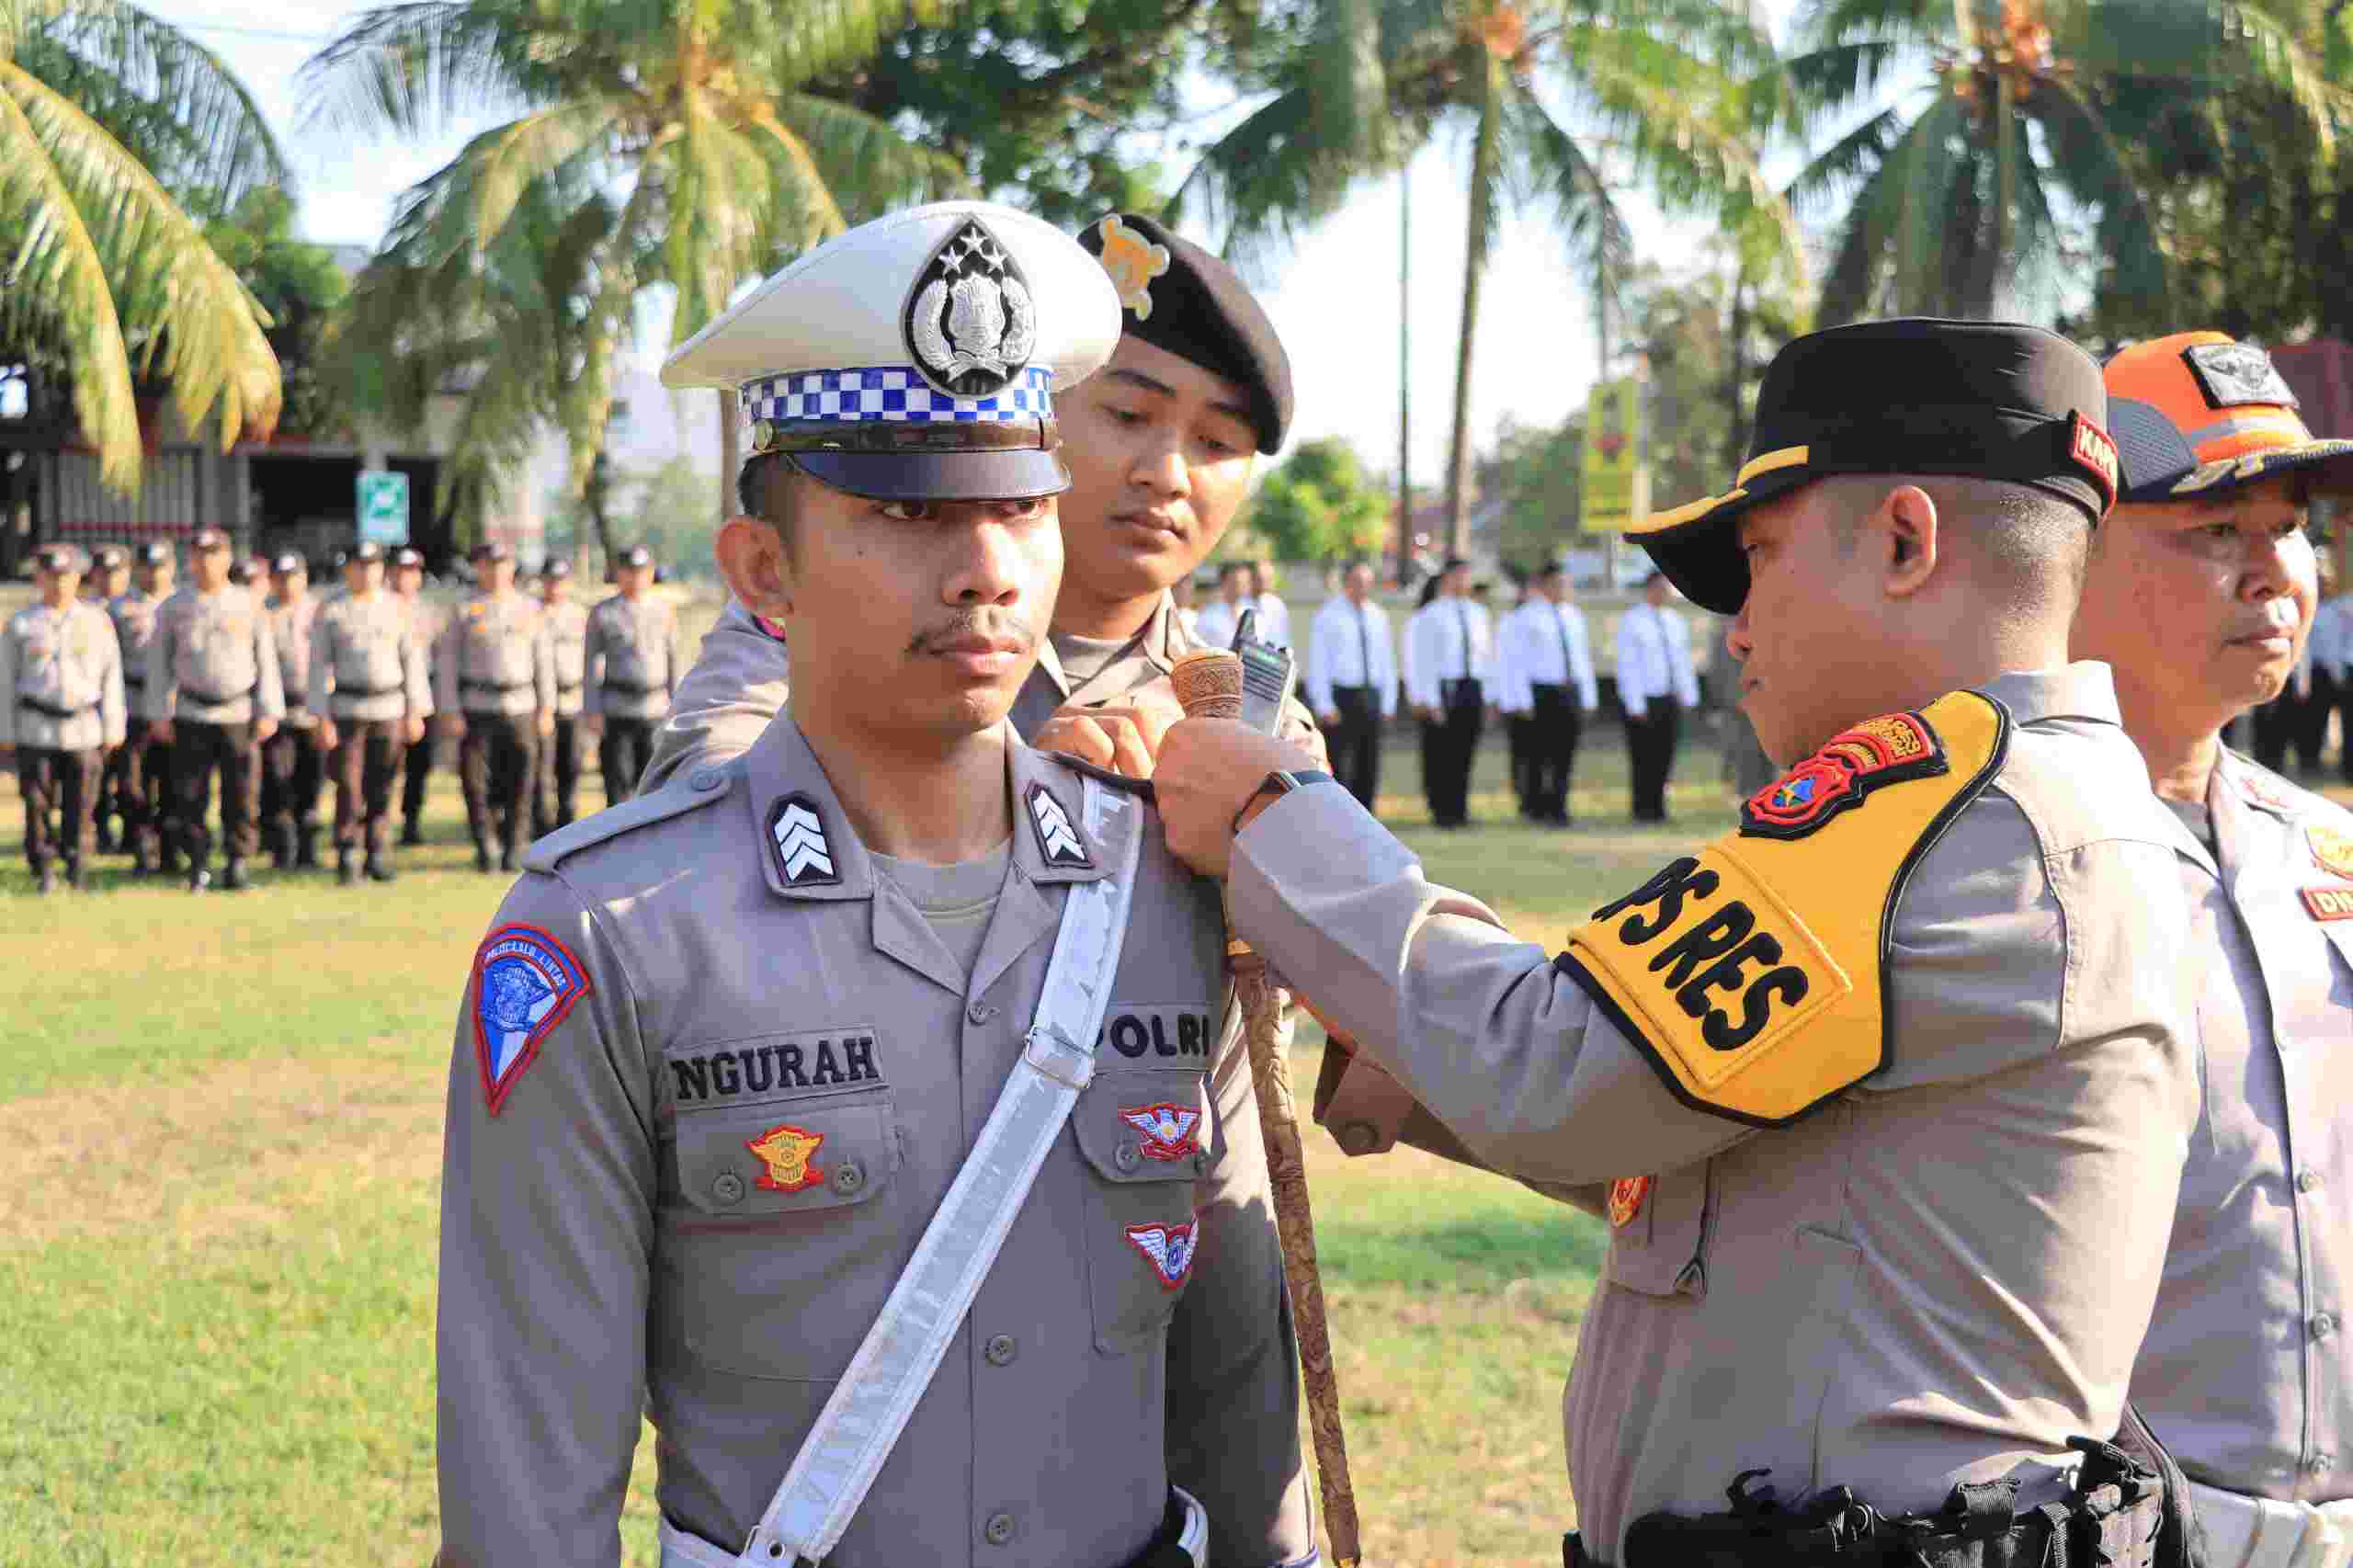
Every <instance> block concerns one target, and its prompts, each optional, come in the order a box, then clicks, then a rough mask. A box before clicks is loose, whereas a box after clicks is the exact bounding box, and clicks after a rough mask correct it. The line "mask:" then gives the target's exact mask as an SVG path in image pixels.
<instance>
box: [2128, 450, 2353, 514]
mask: <svg viewBox="0 0 2353 1568" xmlns="http://www.w3.org/2000/svg"><path fill="white" fill-rule="evenodd" d="M2303 469H2317V470H2318V471H2319V472H2316V473H2313V475H2312V476H2311V477H2312V488H2313V490H2314V491H2316V492H2319V493H2320V494H2343V493H2345V492H2348V491H2353V441H2338V440H2326V441H2313V442H2311V443H2309V444H2308V445H2305V446H2301V447H2282V448H2281V449H2279V450H2278V451H2276V452H2249V453H2247V454H2246V455H2245V457H2239V458H2223V459H2219V460H2215V461H2213V462H2211V463H2201V464H2200V465H2199V466H2198V467H2197V468H2195V469H2192V470H2191V471H2190V472H2188V473H2186V474H2184V475H2183V476H2182V477H2181V478H2180V479H2178V480H2177V481H2175V482H2174V483H2172V484H2171V485H2170V486H2167V487H2165V488H2164V489H2163V490H2162V491H2159V490H2158V487H2156V486H2151V487H2150V488H2149V490H2146V491H2142V492H2138V493H2135V494H2129V495H2127V496H2126V497H2125V499H2127V500H2131V501H2194V500H2203V499H2205V498H2206V497H2207V496H2210V495H2226V494H2229V493H2230V492H2232V491H2234V490H2244V489H2245V488H2246V487H2247V486H2248V485H2250V484H2260V483H2263V482H2264V481H2265V480H2267V479H2277V478H2278V477H2279V475H2281V474H2283V473H2294V472H2298V471H2300V470H2303Z"/></svg>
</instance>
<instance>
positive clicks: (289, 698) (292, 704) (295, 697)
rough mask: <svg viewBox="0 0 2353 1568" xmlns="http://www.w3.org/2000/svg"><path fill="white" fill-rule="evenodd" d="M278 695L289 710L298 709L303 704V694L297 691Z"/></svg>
mask: <svg viewBox="0 0 2353 1568" xmlns="http://www.w3.org/2000/svg"><path fill="white" fill-rule="evenodd" d="M280 695H282V696H283V697H284V698H285V699H286V706H287V707H289V708H300V707H301V706H302V703H303V700H304V694H303V693H301V692H299V691H289V692H284V693H281V694H280Z"/></svg>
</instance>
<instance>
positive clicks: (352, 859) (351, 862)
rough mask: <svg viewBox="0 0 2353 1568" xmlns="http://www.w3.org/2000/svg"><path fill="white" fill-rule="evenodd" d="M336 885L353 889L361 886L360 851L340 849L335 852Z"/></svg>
mask: <svg viewBox="0 0 2353 1568" xmlns="http://www.w3.org/2000/svg"><path fill="white" fill-rule="evenodd" d="M358 885H359V851H358V850H357V849H350V848H338V849H337V850H336V851H335V886H337V887H339V888H353V887H358Z"/></svg>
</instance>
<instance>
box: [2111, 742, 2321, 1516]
mask: <svg viewBox="0 0 2353 1568" xmlns="http://www.w3.org/2000/svg"><path fill="white" fill-rule="evenodd" d="M2206 810H2207V815H2208V820H2209V822H2210V823H2211V827H2212V831H2213V835H2214V842H2215V845H2216V847H2217V849H2218V851H2219V854H2218V857H2217V858H2218V859H2219V862H2220V864H2219V867H2217V866H2210V865H2185V867H2184V868H2183V884H2184V888H2185V891H2186V892H2188V901H2189V905H2190V915H2191V919H2192V920H2193V922H2194V923H2195V924H2194V927H2193V930H2194V938H2193V939H2194V941H2195V943H2196V945H2197V947H2198V948H2199V949H2200V950H2201V951H2202V952H2203V953H2204V954H2205V955H2206V957H2207V958H2208V960H2210V969H2209V977H2208V980H2207V983H2206V985H2205V989H2204V992H2203V994H2202V997H2201V999H2200V1006H2199V1021H2200V1037H2201V1040H2202V1047H2203V1061H2202V1062H2201V1071H2200V1083H2199V1087H2200V1092H2201V1093H2200V1114H2199V1119H2198V1126H2197V1131H2195V1133H2194V1134H2193V1135H2192V1137H2191V1139H2190V1144H2189V1165H2188V1171H2187V1172H2186V1173H2185V1174H2184V1176H2183V1177H2182V1190H2181V1210H2180V1212H2179V1214H2178V1215H2177V1216H2176V1218H2175V1221H2174V1230H2173V1244H2172V1248H2171V1250H2170V1251H2169V1252H2168V1254H2167V1255H2166V1258H2165V1283H2164V1286H2163V1288H2162V1289H2161V1290H2159V1291H2158V1294H2157V1310H2156V1315H2155V1317H2154V1319H2153V1320H2152V1321H2151V1323H2150V1325H2149V1335H2148V1340H2147V1342H2146V1344H2145V1345H2144V1346H2143V1348H2142V1351H2141V1360H2140V1364H2139V1365H2138V1366H2137V1367H2135V1368H2134V1369H2133V1374H2132V1394H2133V1398H2134V1400H2135V1401H2136V1402H2137V1403H2139V1405H2140V1407H2141V1410H2142V1412H2143V1414H2144V1415H2147V1416H2148V1418H2149V1422H2150V1425H2151V1426H2154V1427H2155V1428H2156V1430H2157V1431H2158V1432H2159V1433H2161V1434H2162V1435H2163V1436H2164V1437H2165V1444H2166V1446H2167V1447H2168V1448H2170V1449H2172V1450H2173V1454H2174V1457H2175V1458H2176V1459H2177V1460H2180V1462H2181V1467H2182V1469H2183V1470H2184V1471H2187V1472H2188V1474H2189V1476H2190V1477H2191V1478H2192V1479H2194V1480H2197V1481H2201V1482H2204V1483H2207V1484H2208V1485H2210V1486H2218V1487H2222V1488H2224V1489H2226V1490H2229V1491H2232V1492H2238V1493H2244V1494H2251V1495H2255V1496H2260V1497H2270V1498H2277V1499H2279V1500H2280V1501H2283V1502H2298V1503H2314V1504H2318V1503H2327V1502H2332V1501H2335V1500H2337V1499H2340V1498H2346V1497H2353V1347H2349V1346H2353V1331H2348V1326H2347V1321H2346V1320H2347V1315H2348V1313H2353V812H2347V811H2345V810H2344V809H2343V808H2341V807H2339V806H2336V805H2334V804H2332V803H2330V802H2329V801H2325V800H2323V799H2322V798H2321V797H2319V796H2317V795H2313V794H2310V793H2308V792H2306V791H2305V790H2299V789H2297V788H2295V787H2294V786H2293V785H2290V784H2289V783H2287V782H2286V781H2285V780H2283V779H2281V778H2279V777H2278V776H2277V775H2275V774H2272V773H2269V772H2267V771H2266V770H2264V769H2263V768H2261V767H2256V765H2255V764H2254V763H2252V762H2249V761H2248V760H2246V759H2245V757H2242V756H2237V755H2236V754H2234V753H2231V752H2225V753H2223V754H2222V760H2221V763H2220V765H2219V766H2218V767H2216V769H2215V772H2214V777H2213V779H2212V782H2211V785H2210V786H2209V788H2208V790H2207V796H2206ZM2332 861H2334V862H2335V864H2334V865H2332V864H2331V862H2332Z"/></svg>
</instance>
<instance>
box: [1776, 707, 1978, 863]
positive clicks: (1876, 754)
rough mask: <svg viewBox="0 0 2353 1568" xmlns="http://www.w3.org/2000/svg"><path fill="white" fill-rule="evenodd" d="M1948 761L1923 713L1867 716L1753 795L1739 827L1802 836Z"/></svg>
mask: <svg viewBox="0 0 2353 1568" xmlns="http://www.w3.org/2000/svg"><path fill="white" fill-rule="evenodd" d="M1949 766H1950V765H1949V763H1947V762H1946V760H1945V754H1944V747H1943V746H1942V745H1941V744H1939V743H1938V740H1937V732H1936V731H1935V729H1934V728H1932V727H1931V726H1930V725H1929V723H1928V721H1927V718H1926V717H1924V716H1923V715H1921V714H1918V713H1887V714H1882V715H1881V716H1880V717H1879V718H1876V719H1866V720H1864V721H1863V722H1861V723H1859V724H1858V725H1856V726H1855V727H1854V728H1853V729H1851V730H1847V731H1845V732H1843V733H1840V734H1838V735H1836V736H1835V737H1833V738H1832V740H1831V742H1830V744H1828V745H1825V746H1824V747H1823V748H1822V749H1821V750H1820V751H1818V752H1815V753H1814V754H1813V756H1810V757H1807V758H1806V759H1805V760H1804V761H1803V762H1801V763H1799V764H1798V765H1797V766H1796V767H1793V768H1791V769H1790V771H1789V772H1787V773H1785V774H1783V775H1782V776H1781V777H1780V778H1778V779H1776V780H1775V781H1774V782H1772V783H1770V784H1768V785H1767V786H1765V788H1764V789H1762V790H1758V791H1756V794H1754V795H1751V796H1750V797H1749V798H1748V800H1747V801H1746V802H1745V804H1743V805H1742V807H1741V808H1740V831H1741V832H1742V833H1743V834H1745V835H1752V836H1755V837H1759V838H1803V837H1804V836H1805V835H1807V834H1809V833H1812V832H1813V830H1814V829H1816V828H1818V827H1820V826H1821V825H1822V824H1824V823H1826V822H1828V821H1829V820H1830V819H1831V818H1832V817H1835V816H1836V815H1837V814H1838V813H1839V812H1843V811H1845V810H1847V808H1848V807H1850V806H1859V805H1861V804H1862V803H1863V798H1864V797H1865V796H1867V795H1869V794H1870V792H1871V791H1872V790H1879V789H1883V788H1885V787H1886V786H1888V785H1890V784H1901V783H1903V782H1904V781H1905V780H1906V779H1911V778H1933V777H1935V776H1936V775H1938V774H1939V773H1942V772H1944V771H1945V770H1946V769H1947V768H1948V767H1949Z"/></svg>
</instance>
